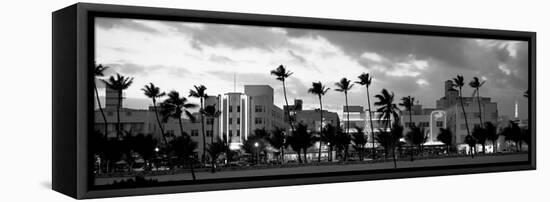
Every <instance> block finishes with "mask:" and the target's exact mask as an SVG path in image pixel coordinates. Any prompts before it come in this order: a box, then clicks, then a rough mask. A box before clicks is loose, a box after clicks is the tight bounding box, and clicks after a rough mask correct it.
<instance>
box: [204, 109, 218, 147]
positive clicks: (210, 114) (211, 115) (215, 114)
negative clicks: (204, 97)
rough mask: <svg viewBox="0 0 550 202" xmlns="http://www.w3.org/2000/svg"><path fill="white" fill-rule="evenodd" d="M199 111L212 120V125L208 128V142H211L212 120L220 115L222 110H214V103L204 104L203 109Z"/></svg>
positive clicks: (212, 140) (212, 139)
mask: <svg viewBox="0 0 550 202" xmlns="http://www.w3.org/2000/svg"><path fill="white" fill-rule="evenodd" d="M201 113H202V114H204V115H205V116H206V117H208V118H210V119H211V120H212V125H211V128H210V130H211V131H212V134H211V135H210V144H212V143H214V121H215V120H216V119H217V118H218V117H220V116H221V114H222V112H221V111H219V110H216V105H215V104H214V105H208V106H206V107H205V108H204V110H202V111H201Z"/></svg>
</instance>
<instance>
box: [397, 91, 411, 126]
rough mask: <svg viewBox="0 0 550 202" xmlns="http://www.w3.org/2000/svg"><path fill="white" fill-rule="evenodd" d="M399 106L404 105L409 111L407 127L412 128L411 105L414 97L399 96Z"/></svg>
mask: <svg viewBox="0 0 550 202" xmlns="http://www.w3.org/2000/svg"><path fill="white" fill-rule="evenodd" d="M399 105H400V106H402V107H404V108H405V110H406V111H407V112H409V128H411V129H412V127H413V126H414V123H413V122H412V107H413V105H414V97H411V96H407V97H403V98H401V103H399Z"/></svg>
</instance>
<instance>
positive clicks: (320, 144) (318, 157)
mask: <svg viewBox="0 0 550 202" xmlns="http://www.w3.org/2000/svg"><path fill="white" fill-rule="evenodd" d="M319 105H320V106H321V107H320V108H321V130H320V131H321V133H320V134H321V135H320V136H319V155H318V156H317V161H318V162H321V146H322V145H323V144H322V142H321V138H320V137H321V136H322V135H323V101H322V100H321V95H319Z"/></svg>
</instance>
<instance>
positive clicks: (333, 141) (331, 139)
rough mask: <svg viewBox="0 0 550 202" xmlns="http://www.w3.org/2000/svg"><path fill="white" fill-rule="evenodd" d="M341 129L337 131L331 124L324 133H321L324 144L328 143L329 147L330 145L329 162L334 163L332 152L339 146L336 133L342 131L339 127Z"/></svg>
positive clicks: (324, 129) (325, 128)
mask: <svg viewBox="0 0 550 202" xmlns="http://www.w3.org/2000/svg"><path fill="white" fill-rule="evenodd" d="M338 128H339V129H337V128H336V127H334V126H333V125H331V124H327V125H326V126H325V127H324V128H323V132H322V133H321V137H320V138H321V141H323V142H326V143H327V145H328V153H329V155H328V160H329V161H332V151H333V149H334V146H335V145H337V142H338V139H337V136H336V131H337V130H340V131H341V130H342V129H341V128H340V127H338Z"/></svg>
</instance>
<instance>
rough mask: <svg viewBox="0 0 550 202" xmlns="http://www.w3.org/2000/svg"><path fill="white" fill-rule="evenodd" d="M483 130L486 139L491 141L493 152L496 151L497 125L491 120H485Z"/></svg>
mask: <svg viewBox="0 0 550 202" xmlns="http://www.w3.org/2000/svg"><path fill="white" fill-rule="evenodd" d="M485 132H486V133H487V140H489V141H491V142H492V143H493V153H496V152H497V149H498V148H497V144H496V142H497V140H498V137H499V134H498V133H497V127H496V126H495V125H494V124H493V123H491V122H485Z"/></svg>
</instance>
